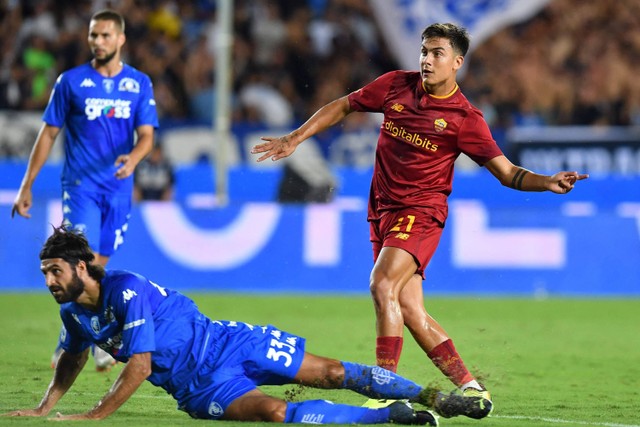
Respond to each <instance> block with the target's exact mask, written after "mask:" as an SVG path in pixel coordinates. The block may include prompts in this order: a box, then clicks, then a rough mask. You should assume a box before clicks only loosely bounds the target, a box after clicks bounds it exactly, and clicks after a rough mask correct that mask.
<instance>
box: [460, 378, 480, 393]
mask: <svg viewBox="0 0 640 427" xmlns="http://www.w3.org/2000/svg"><path fill="white" fill-rule="evenodd" d="M468 388H475V389H476V390H480V391H482V386H481V385H480V384H478V381H476V380H471V381H469V382H468V383H464V384H462V385H461V386H460V390H462V391H465V390H466V389H468Z"/></svg>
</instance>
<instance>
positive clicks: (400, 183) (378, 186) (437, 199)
mask: <svg viewBox="0 0 640 427" xmlns="http://www.w3.org/2000/svg"><path fill="white" fill-rule="evenodd" d="M348 98H349V103H350V105H351V108H352V109H354V110H356V111H363V112H378V113H380V112H381V113H384V121H383V122H382V126H381V127H380V137H379V138H378V146H377V148H376V159H375V166H374V170H373V179H372V182H371V192H370V195H369V214H368V217H369V219H377V218H379V213H380V212H381V211H384V210H389V209H398V208H403V207H409V206H414V207H425V208H430V209H433V216H434V217H435V218H436V219H438V220H439V221H441V222H443V223H444V221H445V220H446V218H447V213H448V207H447V197H448V196H449V194H451V185H452V181H453V165H454V162H455V160H456V158H457V157H458V156H459V155H460V153H465V154H466V155H468V156H469V157H470V158H471V159H473V160H474V161H475V162H476V163H478V164H479V165H483V164H484V163H486V162H487V161H489V160H491V159H492V158H494V157H496V156H499V155H501V154H502V151H501V150H500V148H499V147H498V145H497V144H496V142H495V141H494V139H493V137H492V136H491V132H490V130H489V126H488V125H487V123H486V122H485V120H484V118H483V116H482V113H481V112H480V110H478V109H477V108H476V107H474V106H473V105H471V103H470V102H469V101H468V100H467V98H466V97H465V96H464V95H463V94H462V93H461V92H460V89H459V88H458V86H456V88H455V90H454V91H453V92H452V93H451V94H449V95H447V96H433V95H429V94H427V93H426V92H425V90H424V88H423V86H422V81H421V78H420V73H419V72H417V71H414V72H411V71H393V72H390V73H387V74H384V75H382V76H380V77H378V79H376V80H375V81H373V82H371V83H370V84H368V85H366V86H365V87H363V88H361V89H359V90H357V91H355V92H352V93H350V94H349V97H348Z"/></svg>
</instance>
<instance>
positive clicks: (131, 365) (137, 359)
mask: <svg viewBox="0 0 640 427" xmlns="http://www.w3.org/2000/svg"><path fill="white" fill-rule="evenodd" d="M149 375H151V353H137V354H134V355H133V356H131V358H130V359H129V361H128V362H127V364H126V365H125V367H124V368H123V369H122V372H120V375H118V378H116V381H115V382H114V383H113V385H112V386H111V389H110V390H109V392H108V393H107V394H105V395H104V397H103V398H102V399H101V400H100V401H99V402H98V403H97V404H96V406H94V407H93V409H91V410H90V411H89V412H86V413H84V414H72V415H62V414H60V413H58V414H56V418H55V419H56V420H102V419H104V418H107V417H108V416H109V415H111V414H112V413H114V412H115V411H116V410H117V409H118V408H119V407H120V406H122V405H123V404H124V402H126V401H127V400H129V398H130V397H131V396H132V395H133V393H134V392H135V391H136V390H137V389H138V387H140V385H141V384H142V383H143V382H144V380H146V379H147V378H148V377H149Z"/></svg>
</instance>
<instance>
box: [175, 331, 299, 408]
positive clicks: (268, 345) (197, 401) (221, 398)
mask: <svg viewBox="0 0 640 427" xmlns="http://www.w3.org/2000/svg"><path fill="white" fill-rule="evenodd" d="M213 323H214V325H212V328H213V329H214V332H213V333H212V336H214V337H215V338H214V340H215V342H214V343H212V344H211V345H210V347H211V349H210V351H209V352H208V356H206V358H205V360H204V361H203V363H202V365H201V367H200V369H199V371H198V374H197V376H196V377H195V378H194V379H193V381H191V383H190V384H189V385H188V386H187V387H186V388H185V389H184V390H182V391H180V392H178V393H176V394H174V397H175V398H176V400H177V401H178V409H180V410H182V411H185V412H187V413H188V414H189V415H191V417H193V418H204V419H212V420H215V419H219V418H221V417H222V416H223V415H224V412H225V410H226V409H227V407H228V406H229V405H230V404H231V402H233V401H234V400H235V399H237V398H238V397H240V396H242V395H243V394H245V393H247V392H249V391H251V390H255V389H256V388H257V387H258V386H260V385H282V384H291V383H292V382H293V378H294V377H295V376H296V374H297V373H298V370H300V366H301V365H302V359H303V358H304V346H305V339H304V338H302V337H299V336H296V335H292V334H289V333H287V332H283V331H280V330H278V329H276V328H275V327H274V326H272V325H267V326H252V325H248V324H246V323H238V322H229V321H214V322H213ZM216 347H217V348H218V350H216Z"/></svg>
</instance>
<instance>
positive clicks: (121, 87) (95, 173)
mask: <svg viewBox="0 0 640 427" xmlns="http://www.w3.org/2000/svg"><path fill="white" fill-rule="evenodd" d="M43 120H44V122H45V123H47V124H49V125H51V126H56V127H59V128H63V127H64V129H65V146H64V152H65V163H64V169H63V172H62V185H63V186H82V189H83V190H84V191H88V192H92V193H94V192H101V193H110V192H131V191H132V189H133V177H132V176H130V177H128V178H125V179H121V180H120V179H117V178H116V177H115V172H116V170H117V167H116V166H115V165H114V164H115V161H116V158H117V157H118V156H119V155H121V154H128V153H129V152H131V150H132V149H133V146H134V131H135V129H136V128H137V127H138V126H141V125H151V126H153V127H158V116H157V112H156V104H155V100H154V97H153V86H152V83H151V79H150V78H149V76H147V75H146V74H144V73H142V72H140V71H138V70H136V69H135V68H133V67H131V66H129V65H126V64H124V66H123V68H122V70H121V71H120V73H118V75H116V76H114V77H104V76H102V75H101V74H100V73H98V72H97V71H96V70H95V69H94V68H93V67H92V66H91V64H90V63H87V64H84V65H81V66H78V67H75V68H72V69H71V70H68V71H66V72H64V73H62V74H61V75H60V77H58V80H57V81H56V84H55V86H54V88H53V91H52V93H51V98H50V99H49V104H48V105H47V108H46V110H45V112H44V116H43Z"/></svg>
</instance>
